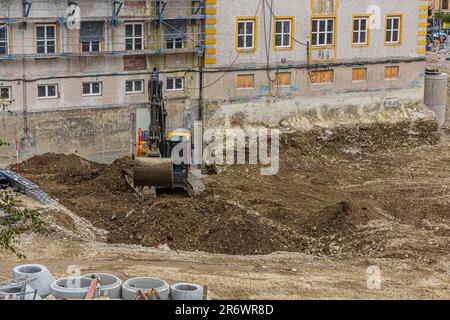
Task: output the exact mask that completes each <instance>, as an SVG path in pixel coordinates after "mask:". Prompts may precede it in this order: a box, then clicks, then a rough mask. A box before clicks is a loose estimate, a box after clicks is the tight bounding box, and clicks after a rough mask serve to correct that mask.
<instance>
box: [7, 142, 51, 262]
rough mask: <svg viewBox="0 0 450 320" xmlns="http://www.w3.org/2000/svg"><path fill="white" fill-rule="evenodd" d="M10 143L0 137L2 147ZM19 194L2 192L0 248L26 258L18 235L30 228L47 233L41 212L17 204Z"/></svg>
mask: <svg viewBox="0 0 450 320" xmlns="http://www.w3.org/2000/svg"><path fill="white" fill-rule="evenodd" d="M4 145H8V143H7V142H5V141H3V140H2V139H1V138H0V147H1V146H4ZM16 198H17V194H14V193H13V192H11V191H1V192H0V214H2V215H1V216H0V250H6V251H10V252H12V253H14V254H15V255H16V256H17V257H19V258H25V256H24V255H23V254H22V253H20V252H19V251H18V250H17V248H16V245H17V244H18V240H17V237H18V236H19V235H20V234H22V233H24V232H26V231H29V230H32V231H36V232H38V233H40V234H47V230H46V229H45V226H44V221H43V220H42V218H41V216H40V214H39V212H38V211H37V210H31V209H21V208H18V207H17V205H16V201H15V199H16Z"/></svg>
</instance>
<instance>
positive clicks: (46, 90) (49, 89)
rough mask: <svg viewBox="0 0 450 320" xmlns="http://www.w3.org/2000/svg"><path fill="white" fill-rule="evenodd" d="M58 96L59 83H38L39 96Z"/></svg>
mask: <svg viewBox="0 0 450 320" xmlns="http://www.w3.org/2000/svg"><path fill="white" fill-rule="evenodd" d="M57 96H58V85H56V84H44V85H38V97H39V98H56V97H57Z"/></svg>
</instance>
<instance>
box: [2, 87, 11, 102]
mask: <svg viewBox="0 0 450 320" xmlns="http://www.w3.org/2000/svg"><path fill="white" fill-rule="evenodd" d="M0 100H11V87H1V88H0Z"/></svg>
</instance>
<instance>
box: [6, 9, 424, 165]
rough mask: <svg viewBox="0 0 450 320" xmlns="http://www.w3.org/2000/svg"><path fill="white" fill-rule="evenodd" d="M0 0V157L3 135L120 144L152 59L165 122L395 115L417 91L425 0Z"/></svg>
mask: <svg viewBox="0 0 450 320" xmlns="http://www.w3.org/2000/svg"><path fill="white" fill-rule="evenodd" d="M0 10H1V13H2V14H1V18H0V24H1V27H0V88H1V93H2V97H1V98H2V101H8V102H9V103H8V104H9V105H8V107H7V109H8V110H7V111H5V110H4V111H0V135H1V136H2V137H5V139H6V140H8V141H10V142H13V143H12V144H11V146H10V147H9V148H4V149H2V150H1V152H2V154H0V163H5V162H13V161H15V159H16V158H15V155H16V152H15V148H14V141H16V142H17V143H16V145H17V150H18V153H19V157H20V159H21V160H22V159H25V158H28V157H30V156H32V155H34V154H37V153H44V152H62V153H74V152H76V153H79V154H80V155H82V156H84V157H86V158H88V159H90V160H95V161H105V162H108V161H112V160H114V159H116V158H118V157H120V156H124V155H129V154H130V153H131V152H133V150H134V144H135V141H136V132H137V129H139V128H144V129H145V127H146V125H147V123H148V111H147V109H146V107H147V106H148V97H147V85H146V82H147V81H148V79H149V76H150V72H151V70H152V69H153V67H158V68H159V69H160V70H161V71H162V80H163V81H164V88H165V97H166V99H167V103H166V106H167V109H168V114H169V117H168V119H169V128H170V129H175V128H180V127H183V128H187V129H190V128H192V123H193V121H195V120H201V121H203V124H204V126H206V127H213V128H228V127H246V126H259V125H264V126H267V125H268V126H284V127H295V128H297V127H302V128H308V127H311V126H313V125H314V123H315V122H320V121H322V122H324V121H328V118H329V119H331V118H334V119H336V118H337V119H338V120H340V122H344V123H346V122H348V120H349V119H353V120H354V121H378V120H382V119H389V118H390V117H397V118H399V119H401V118H402V117H404V116H405V115H407V113H408V112H407V109H408V108H416V107H419V106H421V105H422V104H423V96H424V93H423V89H424V76H425V74H424V69H425V45H426V27H427V16H428V13H427V11H428V1H426V0H400V1H391V0H375V1H374V0H358V1H353V0H339V1H338V0H247V1H245V2H243V1H238V0H204V1H199V0H196V1H188V0H167V1H155V0H146V1H115V0H99V1H90V0H83V1H65V0H41V1H12V0H2V1H0ZM78 15H79V17H80V19H76V17H77V16H78ZM77 24H78V25H77ZM311 119H313V120H311ZM330 121H331V120H330Z"/></svg>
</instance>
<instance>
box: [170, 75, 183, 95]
mask: <svg viewBox="0 0 450 320" xmlns="http://www.w3.org/2000/svg"><path fill="white" fill-rule="evenodd" d="M176 80H181V88H177V87H176ZM169 81H171V82H172V87H171V88H169ZM166 90H167V91H168V92H175V91H184V77H170V78H167V80H166Z"/></svg>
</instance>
